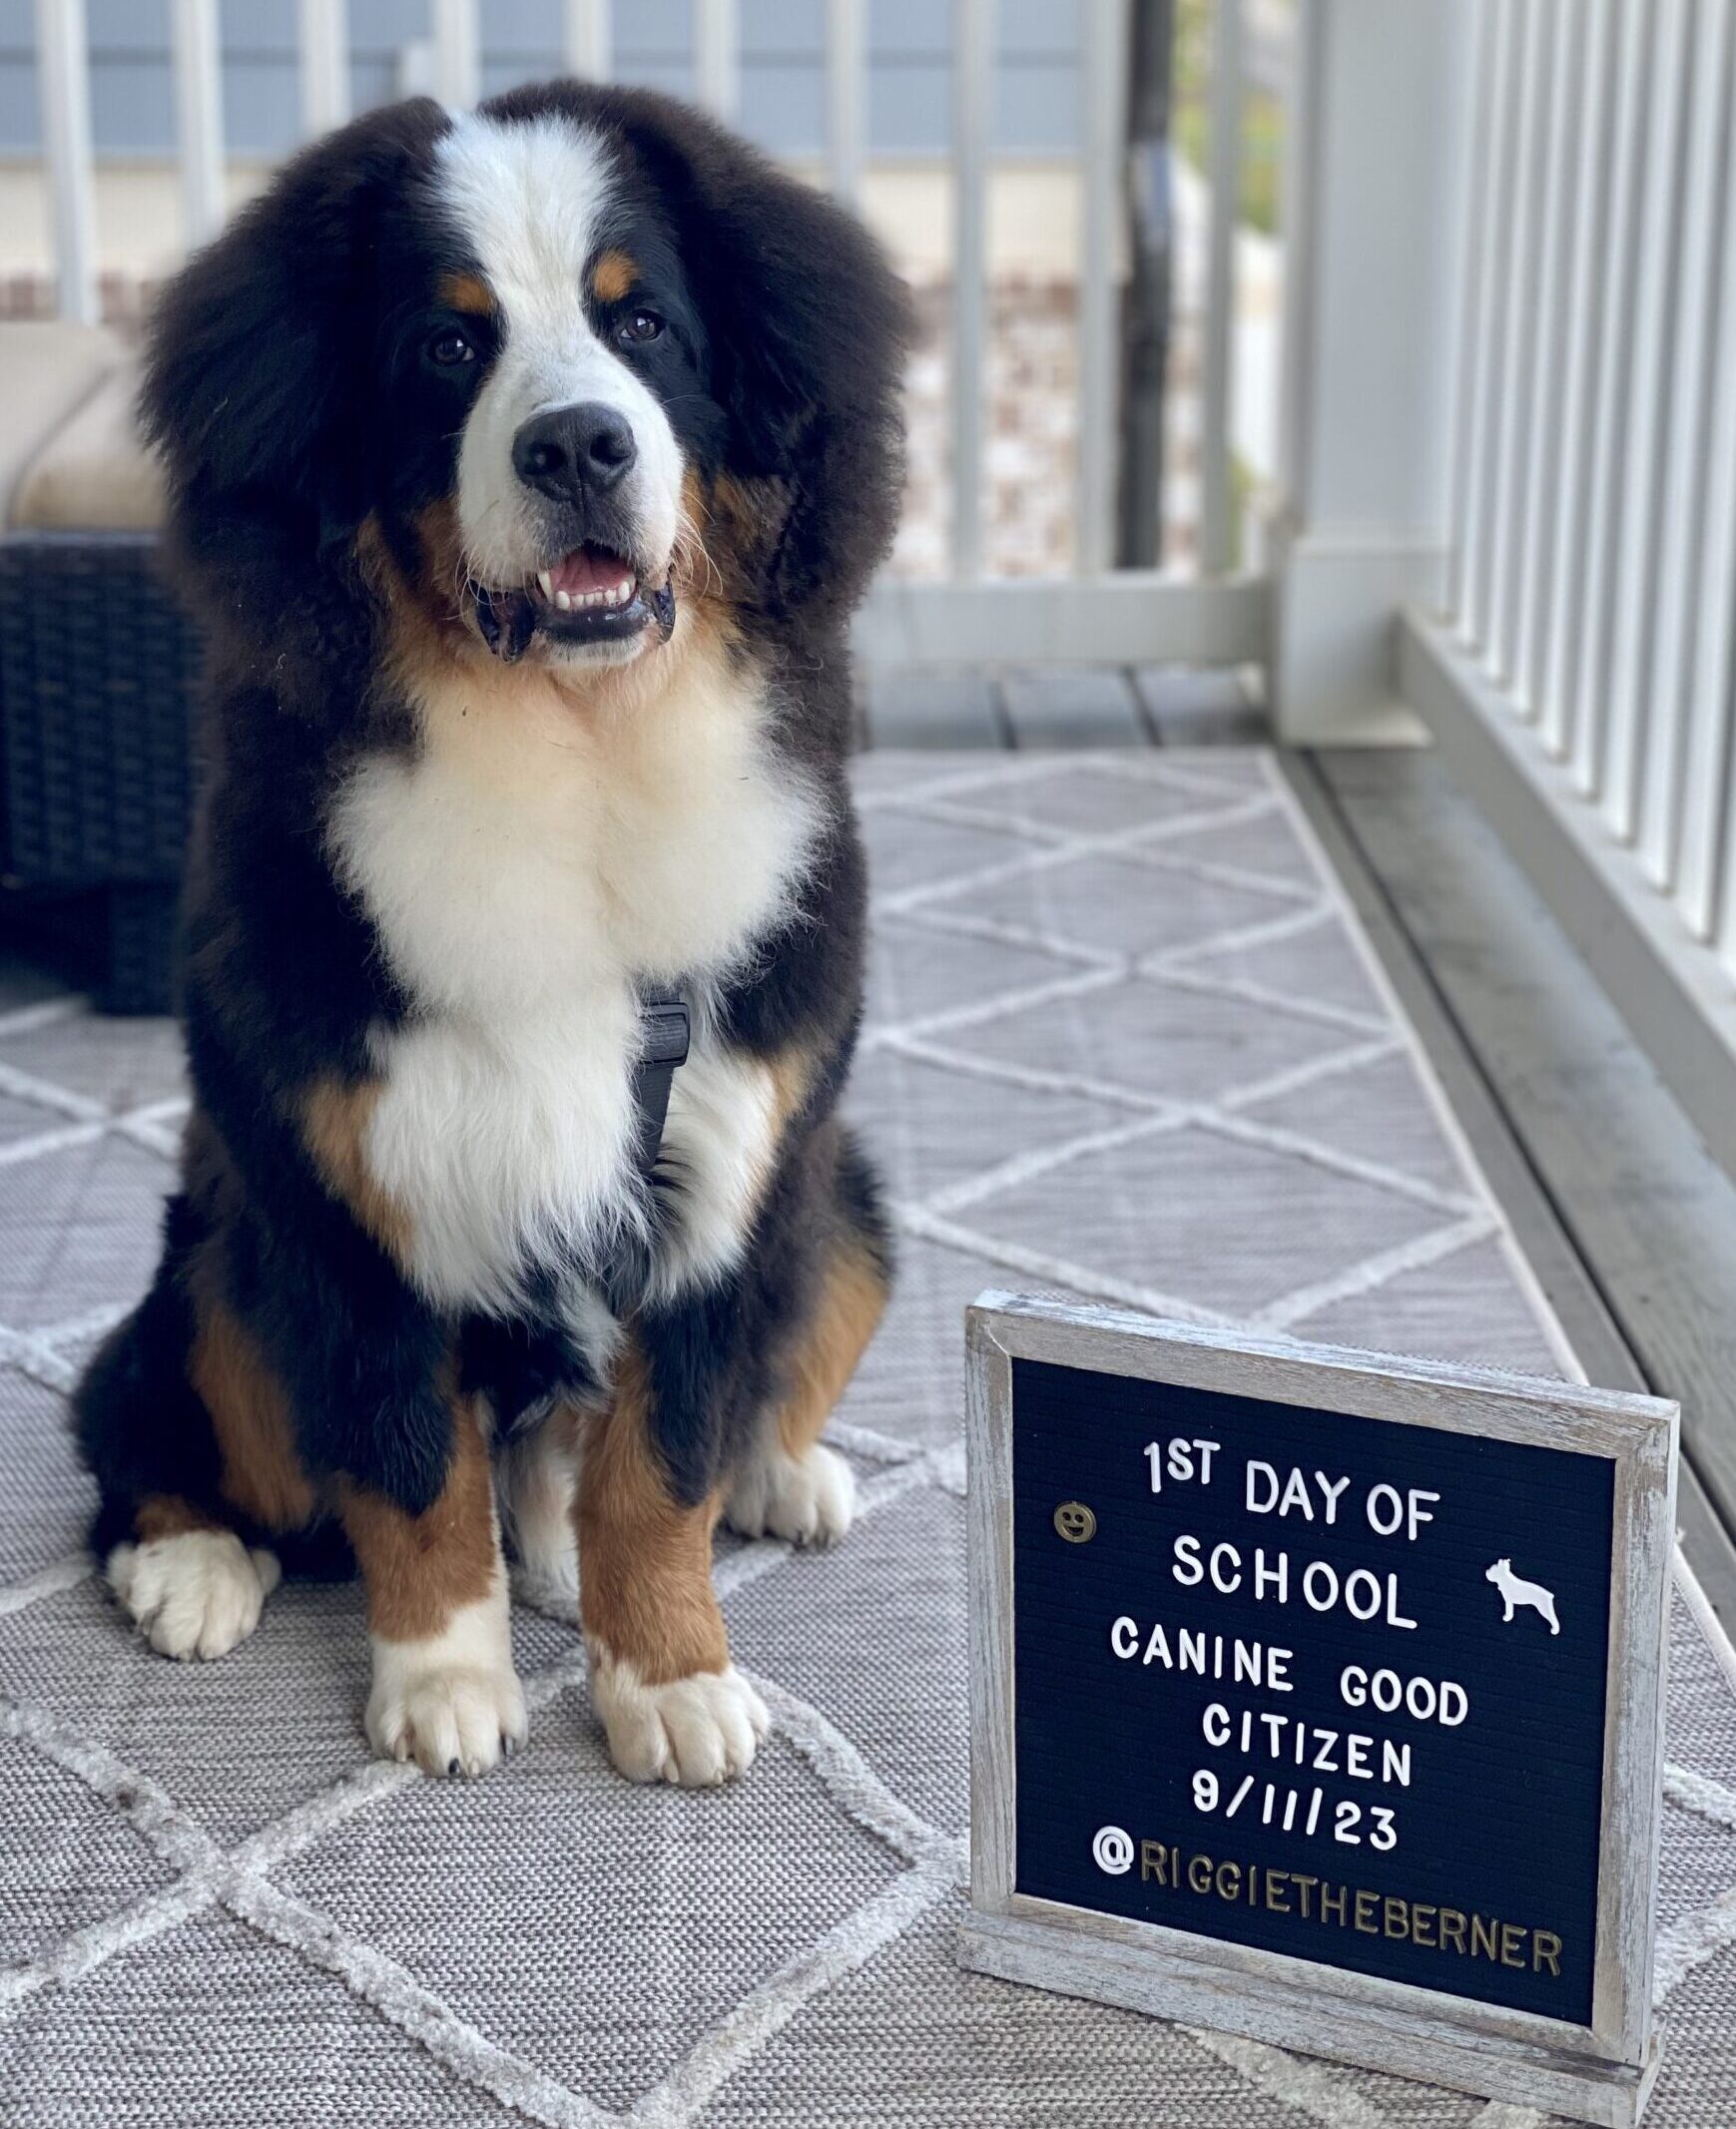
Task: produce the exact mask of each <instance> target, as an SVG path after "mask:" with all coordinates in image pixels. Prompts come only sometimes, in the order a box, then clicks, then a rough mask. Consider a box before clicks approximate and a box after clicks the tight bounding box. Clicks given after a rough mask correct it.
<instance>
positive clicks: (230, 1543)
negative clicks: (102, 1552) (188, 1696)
mask: <svg viewBox="0 0 1736 2129" xmlns="http://www.w3.org/2000/svg"><path fill="white" fill-rule="evenodd" d="M104 1572H105V1574H106V1575H107V1576H108V1579H109V1586H110V1587H111V1588H112V1589H113V1590H114V1592H115V1595H116V1596H117V1597H119V1598H120V1600H121V1602H122V1604H123V1605H124V1606H125V1607H126V1609H127V1610H128V1611H129V1612H130V1613H131V1614H132V1616H133V1618H134V1619H135V1620H136V1621H137V1623H138V1626H139V1629H140V1631H141V1632H142V1633H143V1634H144V1636H145V1638H146V1639H147V1640H148V1641H149V1642H150V1644H151V1646H152V1647H153V1648H154V1649H156V1650H157V1651H158V1653H159V1654H160V1655H163V1656H174V1657H178V1658H179V1659H181V1660H182V1661H183V1662H185V1661H186V1660H187V1658H188V1657H190V1656H200V1657H204V1658H205V1659H207V1660H208V1661H209V1659H210V1658H212V1657H214V1656H227V1655H228V1654H229V1652H230V1650H231V1649H233V1648H234V1647H235V1645H236V1643H237V1642H238V1641H245V1640H246V1639H247V1638H248V1636H249V1635H250V1634H251V1633H252V1632H253V1630H254V1628H255V1627H256V1626H258V1625H259V1623H260V1607H261V1606H262V1605H263V1604H264V1603H265V1601H266V1599H267V1598H268V1597H269V1596H270V1595H271V1593H272V1591H273V1590H274V1589H276V1588H277V1586H278V1584H279V1582H280V1581H281V1580H282V1579H283V1570H282V1569H281V1568H280V1567H279V1565H278V1556H277V1554H276V1553H275V1552H265V1551H259V1552H250V1551H249V1550H248V1548H247V1547H246V1546H245V1545H244V1544H243V1543H242V1541H241V1539H240V1538H239V1537H237V1536H236V1534H235V1532H234V1531H233V1530H184V1531H181V1532H179V1533H178V1534H177V1535H176V1536H174V1537H165V1538H152V1539H150V1540H149V1541H148V1542H147V1543H145V1544H143V1545H117V1546H116V1547H115V1549H114V1551H113V1552H111V1553H110V1554H109V1557H108V1561H107V1564H106V1566H105V1568H104Z"/></svg>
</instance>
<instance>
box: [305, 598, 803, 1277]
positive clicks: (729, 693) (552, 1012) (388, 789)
mask: <svg viewBox="0 0 1736 2129" xmlns="http://www.w3.org/2000/svg"><path fill="white" fill-rule="evenodd" d="M665 661H667V666H666V667H665V663H664V662H665ZM653 663H655V664H656V665H657V666H659V667H660V668H663V669H664V670H666V671H667V675H668V683H667V686H666V687H665V688H664V689H662V690H660V691H659V693H657V694H656V695H653V694H652V693H651V692H650V690H649V689H647V690H646V691H645V695H644V699H643V700H642V701H640V702H638V703H637V704H636V705H634V706H633V707H632V708H630V709H627V710H625V711H623V712H620V713H618V714H611V715H609V716H607V717H600V716H599V717H585V716H582V715H579V714H577V713H575V711H574V709H573V707H572V704H571V702H570V701H569V700H568V699H567V698H566V697H565V696H563V694H562V693H561V691H560V686H559V683H558V682H557V681H556V680H555V679H553V678H552V677H550V676H547V675H543V674H540V673H537V672H534V671H532V670H530V669H527V668H523V667H519V668H497V667H493V666H492V665H488V664H485V663H484V662H483V661H482V660H481V659H480V658H478V659H477V660H476V661H475V662H474V663H473V664H472V665H470V666H467V667H464V668H462V669H460V668H458V667H452V668H448V669H446V671H445V672H444V673H443V674H442V676H441V677H439V678H437V679H429V680H427V681H425V682H424V683H422V684H421V686H420V689H419V692H418V695H417V700H416V707H417V710H418V712H419V714H420V723H421V728H422V745H421V748H420V750H419V752H418V753H417V754H416V756H415V757H414V758H407V757H398V756H393V757H381V758H376V759H374V760H372V761H370V762H367V763H365V764H364V765H363V766H362V767H361V768H360V769H359V770H358V771H357V772H356V773H355V775H354V776H353V777H352V778H351V780H350V782H349V783H348V785H347V786H346V787H345V788H344V790H343V792H342V793H341V794H340V795H339V798H338V799H337V802H336V804H335V806H334V808H333V813H332V817H331V823H330V841H331V848H332V852H333V856H334V859H335V861H336V864H337V867H338V870H339V873H340V875H341V876H342V877H343V878H344V879H345V880H346V881H347V882H348V883H349V884H350V885H351V886H352V887H353V888H354V889H355V890H356V891H357V892H358V893H359V894H360V896H361V898H362V900H363V902H364V903H365V905H366V907H367V909H368V912H369V914H370V916H371V917H372V919H373V921H374V924H375V926H376V927H377V929H378V932H379V935H380V938H381V941H382V944H383V946H384V948H385V952H386V955H387V957H388V959H389V961H390V963H391V966H392V969H393V972H394V973H395V974H396V975H397V976H398V978H399V979H400V981H401V982H402V983H403V984H404V986H405V987H406V989H408V991H409V992H410V993H411V995H412V997H413V998H414V1000H415V1002H416V1011H415V1012H414V1014H413V1015H412V1016H411V1018H410V1019H408V1020H407V1021H406V1022H405V1023H404V1024H403V1025H402V1026H400V1027H399V1028H397V1029H395V1030H392V1031H389V1032H379V1033H376V1036H375V1040H374V1051H375V1062H376V1065H377V1068H378V1071H379V1074H380V1077H381V1080H382V1082H383V1085H382V1089H381V1093H380V1097H379V1100H378V1102H377V1103H376V1105H375V1108H374V1111H373V1115H372V1119H371V1122H370V1124H369V1129H368V1136H367V1141H366V1152H367V1158H368V1163H369V1166H370V1169H371V1171H372V1173H373V1175H374V1177H375V1179H376V1181H377V1182H378V1183H379V1185H380V1187H381V1188H382V1189H383V1190H385V1191H386V1192H388V1193H389V1194H390V1195H391V1196H392V1197H393V1198H394V1199H395V1200H396V1201H397V1202H398V1203H399V1204H401V1205H402V1206H403V1207H404V1209H405V1211H406V1212H407V1214H408V1216H409V1225H410V1229H411V1234H412V1238H413V1240H412V1245H411V1247H412V1258H411V1269H412V1272H413V1274H414V1276H415V1277H416V1279H417V1281H418V1283H419V1284H420V1285H421V1286H422V1288H423V1289H424V1290H425V1291H426V1292H427V1294H428V1295H429V1296H430V1297H431V1298H432V1299H434V1300H435V1301H437V1302H439V1303H441V1304H443V1305H448V1306H465V1307H478V1306H480V1307H487V1308H499V1309H510V1308H512V1307H514V1306H515V1305H517V1304H518V1303H519V1302H520V1301H521V1299H522V1296H523V1280H524V1275H525V1273H526V1272H527V1271H528V1269H529V1268H530V1267H531V1266H532V1265H533V1264H535V1263H538V1262H542V1263H547V1262H549V1261H550V1259H551V1257H553V1258H557V1259H558V1256H559V1254H560V1253H561V1252H562V1251H563V1250H568V1251H570V1250H573V1249H576V1250H577V1251H578V1252H579V1253H580V1254H581V1255H588V1254H590V1253H591V1252H593V1251H594V1250H596V1249H599V1248H601V1247H604V1246H606V1245H607V1243H608V1241H609V1239H610V1237H611V1235H612V1234H613V1233H616V1232H618V1231H619V1229H620V1227H621V1224H622V1223H623V1222H624V1221H630V1220H633V1219H635V1218H637V1217H639V1215H640V1213H641V1212H642V1210H643V1193H642V1189H641V1186H640V1183H639V1179H638V1176H637V1173H636V1164H635V1155H634V1146H633V1133H634V1125H635V1109H634V1103H633V1093H632V1073H633V1066H634V1064H635V1062H636V1060H637V1056H638V1047H639V1042H640V1039H641V1028H640V1018H639V1008H638V994H637V988H636V984H637V983H638V982H641V981H643V982H649V983H654V984H655V983H669V982H673V981H676V980H678V979H686V980H688V981H690V982H691V981H695V980H699V981H705V980H707V979H708V978H709V979H715V978H717V977H719V976H722V975H723V974H725V973H726V972H727V971H728V970H729V969H730V968H731V967H732V965H734V964H736V963H738V962H739V961H740V959H741V957H742V956H743V955H744V954H745V953H746V952H747V951H749V950H751V948H752V945H753V942H754V940H755V939H756V938H757V937H759V936H760V935H762V934H763V933H764V931H765V930H766V928H767V927H768V926H769V925H770V924H771V923H772V922H773V921H775V920H776V919H777V918H779V917H780V916H781V915H782V914H783V913H784V912H785V910H786V909H787V908H788V906H789V903H790V901H791V898H792V896H793V895H794V893H795V891H796V888H797V884H798V881H799V879H800V877H801V874H802V871H803V868H804V865H805V863H806V860H807V856H808V852H809V850H810V849H811V847H812V844H813V839H814V835H815V832H816V828H817V825H818V821H819V817H820V807H819V802H818V800H817V799H816V798H815V797H814V796H813V795H812V793H810V792H809V791H808V789H807V788H806V787H805V786H804V785H803V784H802V783H801V782H800V781H799V780H798V779H797V778H796V777H795V776H794V774H793V773H792V772H791V771H789V770H787V769H782V768H780V767H778V766H777V765H776V764H775V762H774V760H773V758H772V757H771V755H770V753H769V751H768V749H767V748H766V747H765V745H764V743H763V740H762V737H761V721H762V715H763V705H762V701H761V694H760V686H759V683H758V682H757V681H756V680H755V679H754V678H753V677H752V676H750V675H744V674H740V673H737V672H735V671H734V670H732V668H731V665H730V662H729V660H728V659H727V657H725V656H724V655H723V654H722V652H721V651H717V650H714V649H712V648H710V647H708V646H707V645H706V644H704V643H701V644H699V645H695V644H694V642H693V641H692V640H691V639H687V638H684V637H683V635H682V634H680V633H678V636H677V640H676V641H675V643H673V644H672V645H671V646H670V647H669V648H668V650H667V651H665V652H661V653H660V654H659V657H658V660H657V661H655V662H650V661H648V662H647V663H646V664H645V665H642V666H641V667H639V668H637V669H636V670H637V671H638V672H640V673H647V674H648V673H649V672H650V671H651V668H652V664H653ZM690 1075H692V1076H691V1079H690ZM684 1082H685V1084H684ZM670 1130H671V1140H670V1143H671V1146H672V1150H674V1151H675V1152H677V1153H678V1155H679V1158H680V1161H681V1165H682V1168H683V1170H684V1172H685V1175H686V1177H687V1179H688V1186H689V1187H688V1189H687V1191H686V1192H685V1193H683V1194H680V1195H678V1198H677V1201H676V1202H677V1210H678V1213H679V1215H680V1217H679V1219H678V1222H677V1227H676V1232H675V1233H674V1235H673V1236H672V1237H671V1240H670V1245H669V1252H670V1254H669V1267H670V1269H669V1271H668V1272H667V1274H665V1275H663V1277H664V1278H665V1281H666V1283H673V1284H680V1283H682V1282H683V1281H684V1280H685V1279H686V1278H688V1277H692V1276H696V1275H698V1274H700V1273H703V1272H705V1271H708V1270H713V1269H716V1268H717V1267H718V1266H720V1265H721V1264H723V1263H725V1262H727V1261H729V1259H730V1258H731V1256H732V1255H733V1253H734V1251H735V1250H736V1249H738V1248H739V1245H740V1239H741V1237H740V1229H741V1226H742V1223H743V1221H744V1219H745V1218H746V1216H747V1212H748V1209H749V1199H750V1196H751V1194H752V1190H753V1187H754V1177H755V1174H756V1171H757V1169H758V1170H759V1171H763V1168H764V1164H765V1162H766V1160H767V1159H768V1157H769V1154H770V1094H769V1089H768V1088H767V1086H766V1085H765V1084H764V1075H763V1074H760V1073H757V1072H756V1071H755V1070H753V1069H752V1068H744V1067H737V1066H734V1065H731V1064H729V1063H728V1062H726V1061H725V1060H724V1059H723V1058H721V1057H720V1056H719V1055H718V1054H717V1053H716V1051H715V1049H714V1047H713V1041H712V1038H711V1037H710V1036H709V1035H708V1033H707V1031H706V1029H705V1027H704V1025H703V1016H702V1024H701V1026H700V1028H699V1029H698V1031H697V1035H696V1041H695V1048H694V1056H693V1058H692V1060H691V1062H690V1063H689V1064H688V1065H685V1066H684V1067H683V1068H682V1070H681V1071H679V1072H678V1073H677V1074H676V1093H675V1095H674V1097H673V1098H672V1101H671V1122H670ZM732 1228H733V1229H734V1230H735V1233H734V1236H733V1237H732V1234H731V1232H730V1231H731V1229H732Z"/></svg>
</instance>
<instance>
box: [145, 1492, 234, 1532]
mask: <svg viewBox="0 0 1736 2129" xmlns="http://www.w3.org/2000/svg"><path fill="white" fill-rule="evenodd" d="M225 1527H226V1526H225V1524H224V1523H223V1522H222V1521H221V1520H220V1519H219V1518H218V1517H217V1516H215V1515H213V1514H211V1513H210V1511H209V1510H208V1509H205V1508H200V1507H196V1506H195V1504H194V1503H193V1502H192V1501H190V1500H183V1499H182V1497H181V1495H180V1494H179V1493H147V1494H146V1496H145V1498H144V1499H143V1500H142V1501H141V1502H140V1503H139V1505H138V1507H137V1508H136V1509H134V1511H133V1534H134V1536H135V1537H137V1538H138V1540H139V1542H140V1544H142V1545H149V1544H150V1543H151V1542H152V1540H153V1539H155V1538H169V1537H185V1536H186V1534H187V1532H188V1531H190V1530H222V1529H224V1528H225Z"/></svg>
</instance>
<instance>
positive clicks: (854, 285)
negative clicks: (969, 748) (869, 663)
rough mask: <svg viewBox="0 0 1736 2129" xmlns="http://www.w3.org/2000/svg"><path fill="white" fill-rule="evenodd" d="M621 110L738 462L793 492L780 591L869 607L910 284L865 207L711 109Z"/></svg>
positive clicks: (729, 448) (644, 101) (637, 101)
mask: <svg viewBox="0 0 1736 2129" xmlns="http://www.w3.org/2000/svg"><path fill="white" fill-rule="evenodd" d="M610 107H612V108H610ZM606 110H607V114H608V116H610V117H612V118H614V119H615V121H616V123H617V124H618V125H619V127H620V131H621V133H622V135H623V136H624V139H625V141H626V142H627V144H628V145H629V146H630V147H631V148H632V150H633V151H634V152H635V153H636V154H637V156H638V157H639V159H640V160H641V162H642V163H643V165H644V167H645V169H646V171H647V173H648V175H649V176H650V178H651V180H652V183H653V188H654V190H656V191H657V192H658V193H659V194H661V196H662V197H663V198H664V200H665V201H666V202H667V203H669V204H670V206H671V207H672V209H673V220H674V222H675V225H676V229H677V233H678V241H679V244H680V249H681V264H682V269H683V272H684V273H685V274H686V276H687V278H688V280H689V282H690V283H691V285H692V287H693V289H694V292H695V295H696V297H697V299H698V303H699V307H700V311H701V313H702V315H703V318H704V321H705V328H706V334H707V338H708V341H709V343H710V352H711V363H712V395H713V397H714V398H715V399H716V400H717V401H718V402H719V404H720V405H721V406H722V407H723V408H724V410H725V412H726V414H727V415H728V417H729V436H728V442H727V445H726V469H727V470H728V471H729V472H730V473H731V474H733V475H735V476H736V477H738V478H739V479H743V480H747V481H756V480H758V481H769V482H774V483H778V484H780V486H781V487H783V488H784V490H785V491H786V494H787V499H788V502H789V511H788V516H787V518H786V521H785V530H784V535H783V540H782V544H781V548H780V552H779V557H778V570H777V573H778V578H779V583H778V585H777V587H776V595H777V597H778V599H779V601H780V603H787V604H794V605H817V604H834V603H845V604H849V603H853V602H854V600H855V598H856V597H857V595H858V594H859V593H860V591H861V589H862V587H863V585H864V584H865V583H866V582H867V580H868V575H869V573H870V571H871V570H872V569H873V567H874V565H875V564H876V563H877V562H878V561H879V560H880V559H881V558H882V556H883V555H884V553H885V551H886V549H887V548H888V547H889V546H890V544H891V537H892V532H893V530H894V528H895V526H896V523H897V510H898V504H899V501H900V499H901V494H902V487H903V423H902V416H901V410H900V393H901V387H902V382H903V367H904V358H905V354H906V351H907V348H908V344H909V337H910V319H909V302H908V296H907V293H906V290H905V288H904V286H903V283H902V282H901V281H899V280H898V278H897V277H896V275H895V274H894V273H893V272H892V270H891V267H890V266H889V265H888V264H887V262H886V259H885V256H884V254H883V253H882V252H881V250H880V247H879V246H878V244H877V243H876V242H875V241H874V239H873V238H872V237H870V236H869V235H868V231H867V230H866V229H864V228H863V226H862V225H861V223H859V222H858V221H856V219H855V218H854V217H853V216H851V215H849V214H847V213H845V211H844V210H843V209H842V208H840V207H838V206H836V205H835V204H834V203H833V202H832V201H831V200H828V199H827V198H825V197H824V195H822V194H820V193H818V192H816V191H815V190H814V189H813V188H812V187H811V186H808V185H805V184H803V183H802V182H801V181H800V180H799V179H796V178H793V177H791V176H789V175H787V174H786V173H785V172H783V171H781V170H779V169H778V168H777V167H776V166H775V165H774V164H772V163H771V162H770V161H768V160H767V158H766V157H764V156H762V155H761V154H760V153H759V152H758V151H757V150H756V149H753V148H750V147H749V146H747V145H746V144H745V143H744V142H742V141H740V140H738V139H737V138H736V137H735V136H734V135H732V134H729V133H726V132H725V131H724V130H723V129H722V128H721V127H719V126H717V125H715V124H713V122H712V121H711V120H709V119H707V118H705V117H703V116H702V115H701V114H699V113H698V112H695V111H692V110H690V109H688V108H686V107H685V106H681V105H675V104H671V103H669V102H667V101H666V100H665V99H663V98H661V97H651V96H645V95H643V94H639V93H635V92H631V91H623V92H616V93H615V94H614V95H613V96H612V97H611V98H610V99H609V106H607V107H606ZM768 588H769V589H770V587H768Z"/></svg>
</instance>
